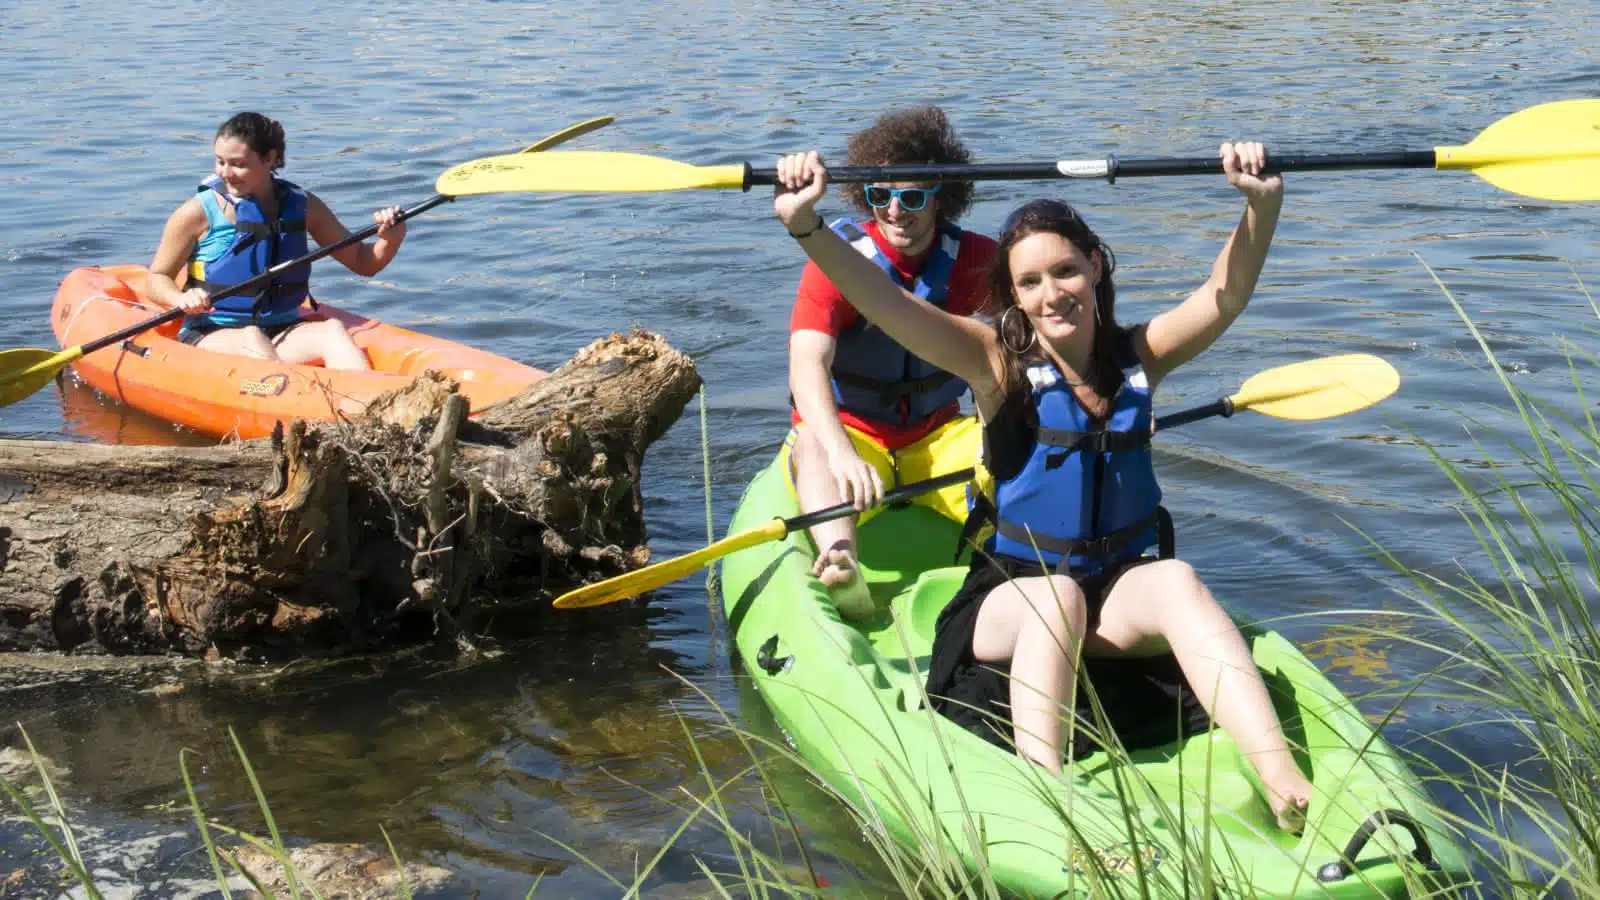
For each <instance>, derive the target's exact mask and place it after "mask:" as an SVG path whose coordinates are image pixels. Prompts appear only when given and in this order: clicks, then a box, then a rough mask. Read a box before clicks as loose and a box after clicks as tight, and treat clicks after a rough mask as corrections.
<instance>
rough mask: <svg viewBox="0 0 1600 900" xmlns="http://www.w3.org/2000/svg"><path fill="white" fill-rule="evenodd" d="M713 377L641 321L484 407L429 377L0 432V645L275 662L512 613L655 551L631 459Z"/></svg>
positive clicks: (448, 632)
mask: <svg viewBox="0 0 1600 900" xmlns="http://www.w3.org/2000/svg"><path fill="white" fill-rule="evenodd" d="M699 384H700V380H699V376H698V375H697V374H696V372H695V367H694V363H693V362H692V361H691V360H690V359H689V358H688V357H686V356H684V355H683V354H681V353H679V352H677V351H676V350H673V349H672V348H671V347H669V346H668V345H667V344H666V342H665V341H663V340H661V339H660V338H659V337H656V336H655V335H651V334H648V333H645V332H641V331H635V332H634V333H632V334H629V335H626V336H623V335H615V334H613V335H612V336H610V337H609V338H606V339H602V340H599V341H596V342H595V343H594V344H592V345H590V346H589V347H587V348H585V349H584V350H582V351H580V352H579V353H578V354H577V355H575V356H574V357H573V358H572V360H571V361H570V362H568V363H567V364H566V365H565V366H562V367H561V368H560V369H558V370H556V371H555V372H552V373H551V374H550V375H549V376H547V377H545V378H544V379H542V380H540V381H538V382H536V383H535V384H534V385H532V386H531V387H529V388H528V389H527V390H526V391H524V392H522V393H521V394H519V395H518V396H516V397H513V398H512V399H510V400H507V401H505V402H504V403H501V404H498V405H496V406H494V407H491V408H490V409H488V410H485V411H484V412H483V413H482V414H480V415H478V416H475V417H473V418H471V419H467V418H466V416H465V412H466V408H467V404H466V401H465V398H463V397H461V396H460V395H459V394H457V393H456V392H455V385H454V383H453V382H451V381H449V380H448V379H445V378H443V377H441V376H437V375H434V374H433V373H428V374H427V375H425V376H423V377H421V378H418V379H417V380H416V381H415V382H413V383H412V384H411V385H410V386H409V387H408V388H406V389H405V390H402V391H398V392H396V393H394V394H389V395H385V396H384V397H381V398H379V399H378V400H377V401H375V402H373V403H372V404H371V405H370V406H369V408H368V409H367V411H366V413H365V414H364V416H363V417H362V418H360V419H358V420H355V421H341V422H329V423H316V424H310V425H308V424H307V423H304V422H298V421H297V422H295V423H294V424H293V425H292V426H291V427H290V428H289V429H287V431H280V432H279V433H277V434H275V435H274V436H273V437H272V439H271V440H261V441H251V442H246V443H239V444H232V445H224V446H218V447H208V448H198V449H195V448H176V447H130V446H101V445H93V444H75V443H64V442H54V441H0V650H37V649H45V650H55V651H63V652H111V653H168V652H178V653H182V654H185V655H221V656H223V657H230V658H246V659H250V658H258V659H267V658H281V657H284V656H300V655H331V654H341V653H350V652H359V651H365V650H373V649H380V648H384V647H393V646H398V645H405V644H415V643H420V642H426V641H432V640H440V639H444V640H456V641H471V640H473V639H474V638H476V637H477V636H480V635H485V634H493V633H506V632H508V631H510V630H514V629H515V626H516V624H517V622H518V621H519V620H526V619H527V617H528V614H529V613H530V612H531V611H532V608H533V607H544V606H546V605H547V601H548V597H549V592H550V591H551V590H552V589H554V588H556V587H564V586H566V585H570V584H574V583H579V582H583V581H589V580H595V579H597V578H603V577H610V576H611V575H615V574H618V573H620V572H623V571H627V570H628V569H631V568H635V567H637V566H639V565H642V564H643V563H644V562H646V561H647V559H648V556H649V552H648V550H647V549H646V548H645V546H644V539H645V531H644V519H643V515H642V504H641V501H640V492H639V471H640V465H641V463H642V461H643V457H644V453H645V450H646V448H648V447H649V446H650V444H651V443H653V442H654V441H655V440H656V439H657V438H659V437H661V435H662V434H664V433H665V432H666V430H667V428H668V427H669V426H670V425H671V424H672V423H673V422H674V421H676V420H677V418H678V416H679V415H680V414H681V413H682V411H683V408H684V406H685V405H686V404H687V403H688V401H689V398H690V397H692V396H693V395H694V393H695V390H696V389H697V388H698V387H699Z"/></svg>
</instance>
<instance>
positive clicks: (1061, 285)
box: [1008, 231, 1102, 364]
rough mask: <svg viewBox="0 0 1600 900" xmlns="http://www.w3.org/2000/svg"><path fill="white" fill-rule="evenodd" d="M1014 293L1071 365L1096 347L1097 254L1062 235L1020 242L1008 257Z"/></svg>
mask: <svg viewBox="0 0 1600 900" xmlns="http://www.w3.org/2000/svg"><path fill="white" fill-rule="evenodd" d="M1008 260H1009V265H1010V268H1011V293H1012V296H1013V297H1015V298H1016V301H1017V305H1018V306H1020V307H1022V312H1023V313H1024V314H1025V315H1027V317H1028V321H1029V322H1031V323H1032V325H1033V328H1034V330H1035V331H1037V332H1038V334H1039V339H1040V340H1041V341H1044V342H1045V343H1047V344H1049V345H1050V346H1051V347H1053V348H1054V349H1055V350H1056V352H1057V353H1059V354H1060V355H1061V356H1062V357H1063V358H1064V359H1066V360H1067V361H1068V362H1069V363H1074V364H1075V363H1076V361H1077V360H1079V359H1086V358H1087V356H1088V353H1089V350H1090V348H1092V347H1093V345H1094V330H1095V315H1094V304H1095V285H1096V284H1098V283H1099V281H1100V272H1101V265H1102V264H1101V260H1100V254H1099V253H1098V252H1096V253H1093V254H1090V255H1085V254H1084V253H1083V251H1081V250H1079V249H1078V248H1077V246H1075V245H1074V244H1073V243H1072V242H1071V241H1069V240H1067V239H1066V238H1065V237H1062V236H1061V235H1059V234H1055V233H1053V232H1049V231H1038V232H1034V233H1033V234H1030V235H1028V236H1027V237H1024V238H1022V239H1021V240H1019V241H1017V242H1016V243H1015V244H1014V245H1012V247H1011V252H1010V254H1009V256H1008Z"/></svg>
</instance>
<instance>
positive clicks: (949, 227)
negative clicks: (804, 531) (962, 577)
mask: <svg viewBox="0 0 1600 900" xmlns="http://www.w3.org/2000/svg"><path fill="white" fill-rule="evenodd" d="M970 160H971V155H970V154H969V153H968V152H967V148H966V147H965V146H964V145H963V144H962V143H961V141H960V140H959V139H958V138H957V137H956V134H955V130H954V129H953V128H951V126H950V121H949V119H947V118H946V117H945V114H944V112H943V111H942V110H940V109H939V108H938V107H936V106H923V107H910V108H900V109H892V110H890V111H888V112H886V113H884V114H883V115H882V116H881V117H880V118H879V119H878V120H877V121H876V122H874V123H873V124H872V125H871V126H870V127H868V128H866V129H865V130H863V131H860V132H858V133H857V134H856V135H855V136H854V137H852V138H851V139H850V145H849V151H848V164H849V165H857V166H882V165H914V164H956V163H967V162H970ZM841 193H842V195H843V198H844V199H845V201H846V202H848V203H849V204H850V205H851V206H852V207H854V208H855V209H856V210H857V211H858V212H859V213H861V214H862V215H863V216H864V217H865V218H862V219H857V218H853V217H846V218H841V219H839V220H837V221H835V222H833V223H831V224H830V225H829V226H828V227H829V228H832V229H833V230H834V231H837V232H838V233H839V234H841V235H842V236H844V238H845V240H847V241H849V242H850V243H851V244H852V245H853V246H854V247H855V248H856V249H857V250H859V251H860V252H861V253H862V254H863V255H865V256H866V257H868V258H869V259H871V260H873V262H875V263H877V264H878V266H879V267H880V268H882V269H883V270H884V271H885V272H887V273H888V274H889V275H890V276H891V277H892V278H894V279H895V281H896V282H898V283H899V284H900V286H901V288H902V289H904V290H905V291H907V292H908V293H910V294H912V295H914V296H916V297H919V298H920V299H922V300H923V301H924V302H927V303H931V304H933V305H934V306H937V307H939V308H941V309H945V310H948V311H950V312H952V313H955V314H958V315H970V314H971V313H973V312H975V311H976V310H977V309H978V307H979V306H981V305H982V302H983V299H984V294H985V284H986V275H987V269H988V266H989V262H990V260H991V259H992V258H993V257H994V250H995V243H994V241H993V240H991V239H990V238H988V237H985V236H983V235H981V234H975V233H973V232H964V231H962V230H961V229H960V228H958V227H957V226H956V224H955V220H956V219H958V218H959V217H960V216H961V214H962V213H964V212H966V209H967V206H968V205H969V204H970V203H971V201H972V185H971V184H970V183H954V182H950V183H941V184H912V183H894V184H869V185H861V184H851V185H844V186H843V188H842V190H841ZM796 236H797V237H804V235H796ZM789 389H790V392H791V394H792V397H793V404H794V416H793V421H794V428H793V430H792V431H790V433H789V438H788V440H787V441H786V442H785V452H786V454H787V456H788V468H789V472H790V476H791V478H792V479H793V483H794V487H795V492H796V495H797V496H798V497H799V500H800V506H801V508H802V509H803V510H804V511H808V512H809V511H812V510H817V509H822V508H825V507H828V506H834V505H837V504H839V503H844V502H851V503H854V504H855V505H856V507H857V508H858V509H863V510H865V509H867V508H868V507H871V506H873V505H875V504H876V503H877V502H878V500H880V499H881V498H882V496H883V493H884V490H885V484H886V483H888V484H889V485H890V486H893V485H896V484H900V483H909V482H912V481H918V480H922V479H923V478H927V477H931V476H932V475H934V474H941V473H942V472H944V471H950V470H954V469H959V468H962V467H964V466H967V465H970V464H971V463H972V461H973V460H974V459H975V458H976V454H977V440H978V429H977V428H976V427H975V425H974V422H973V420H972V418H971V417H970V416H961V415H959V406H958V401H959V399H960V397H961V396H962V395H963V394H964V393H966V390H967V386H966V383H965V382H963V381H961V380H960V379H958V378H956V377H955V376H953V375H951V374H950V373H948V372H945V371H943V370H941V369H937V368H934V367H933V366H931V365H929V364H928V363H926V362H924V361H922V360H921V359H919V358H918V357H916V356H915V355H913V354H911V353H910V352H909V351H908V350H906V349H905V348H904V347H902V346H900V345H899V344H898V343H896V342H895V341H894V340H892V339H891V338H889V337H888V336H887V335H885V334H884V333H883V331H882V330H881V329H879V328H878V327H877V326H875V325H873V324H871V323H870V322H868V321H867V320H866V319H864V318H862V317H861V316H860V315H859V314H858V313H857V312H856V310H855V309H854V308H853V307H851V306H850V304H849V303H848V302H847V301H846V300H845V299H844V297H843V295H841V294H840V293H839V290H838V289H837V288H836V287H834V285H833V283H832V282H830V281H829V280H828V278H827V276H825V275H823V274H822V270H821V269H819V268H817V266H816V264H815V263H811V262H808V263H806V267H805V271H804V272H803V273H802V274H801V276H800V288H799V291H798V295H797V297H796V299H795V305H794V312H793V314H792V316H791V318H790V322H789ZM952 461H953V462H952ZM965 497H966V495H965V489H964V488H962V487H955V488H949V489H946V490H944V491H941V492H939V493H938V494H931V495H925V496H924V497H923V498H921V499H920V500H919V502H923V503H926V504H927V505H929V506H932V507H933V508H934V509H936V510H938V511H940V512H942V513H944V514H946V515H948V516H951V517H952V518H955V519H957V520H960V519H961V518H963V517H965V515H966V500H965ZM869 515H870V513H869ZM811 537H812V540H813V541H814V542H815V544H816V547H817V560H816V565H815V566H814V568H813V570H812V572H813V574H815V575H816V576H817V577H818V578H819V579H821V581H822V583H823V584H825V585H827V587H828V590H829V592H830V593H831V594H832V596H833V599H834V603H835V605H836V606H837V607H838V609H839V611H840V612H841V613H842V614H843V615H844V616H845V617H847V618H850V619H854V620H864V619H868V618H871V617H872V616H873V615H874V614H875V612H876V610H875V609H874V607H873V602H872V598H871V595H870V594H869V593H868V591H867V587H866V584H865V582H864V581H863V580H862V579H861V577H860V574H859V572H858V571H857V568H856V552H855V541H856V523H855V520H853V519H836V520H834V521H832V522H825V523H823V524H821V525H818V526H817V527H815V528H813V529H811Z"/></svg>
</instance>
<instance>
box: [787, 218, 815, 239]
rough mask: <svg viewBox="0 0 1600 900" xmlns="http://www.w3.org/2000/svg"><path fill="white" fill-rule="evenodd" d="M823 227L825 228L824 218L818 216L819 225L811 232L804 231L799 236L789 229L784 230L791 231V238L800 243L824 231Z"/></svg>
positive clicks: (812, 228)
mask: <svg viewBox="0 0 1600 900" xmlns="http://www.w3.org/2000/svg"><path fill="white" fill-rule="evenodd" d="M822 226H823V221H822V216H821V215H818V216H817V224H815V225H813V226H811V230H810V231H802V232H800V233H799V234H795V233H794V232H792V231H789V229H787V228H785V229H784V230H785V231H789V237H792V238H794V239H795V240H797V241H798V240H802V239H804V238H808V237H811V236H812V235H813V234H816V233H817V232H819V231H821V230H822Z"/></svg>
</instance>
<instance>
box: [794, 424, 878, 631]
mask: <svg viewBox="0 0 1600 900" xmlns="http://www.w3.org/2000/svg"><path fill="white" fill-rule="evenodd" d="M789 464H790V465H791V466H793V467H794V490H795V493H796V494H797V495H799V498H800V510H801V511H802V512H814V511H816V510H819V509H826V508H828V507H830V506H837V505H838V504H840V503H843V502H845V500H844V497H843V496H842V495H841V494H840V493H839V486H838V483H837V482H835V481H834V479H833V476H832V474H831V473H829V471H828V459H827V455H826V454H825V453H824V452H823V450H822V446H821V445H820V444H818V443H817V440H816V438H815V437H814V436H813V435H812V434H811V431H810V429H808V428H803V427H802V428H801V429H800V430H799V431H798V432H797V433H796V435H795V442H794V447H793V448H792V449H791V450H790V453H789ZM808 533H809V534H810V535H811V540H812V542H813V543H815V544H816V547H817V563H816V565H815V566H813V567H812V569H811V574H813V575H815V576H817V578H818V579H819V580H820V581H821V582H822V583H823V584H824V585H826V586H827V588H828V593H829V594H830V595H831V596H832V597H833V604H834V606H835V607H836V608H838V610H839V613H840V615H843V616H844V617H845V618H847V619H850V620H852V621H858V622H859V621H866V620H867V619H870V618H872V616H873V614H874V612H875V609H874V607H873V603H872V593H871V592H870V591H869V590H868V589H867V583H866V581H864V580H863V579H862V578H861V572H860V570H859V569H858V568H857V567H856V517H855V516H847V517H845V518H843V519H834V520H833V521H831V522H823V523H822V524H821V525H818V526H816V527H815V528H812V529H811V530H810V531H809V532H808Z"/></svg>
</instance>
